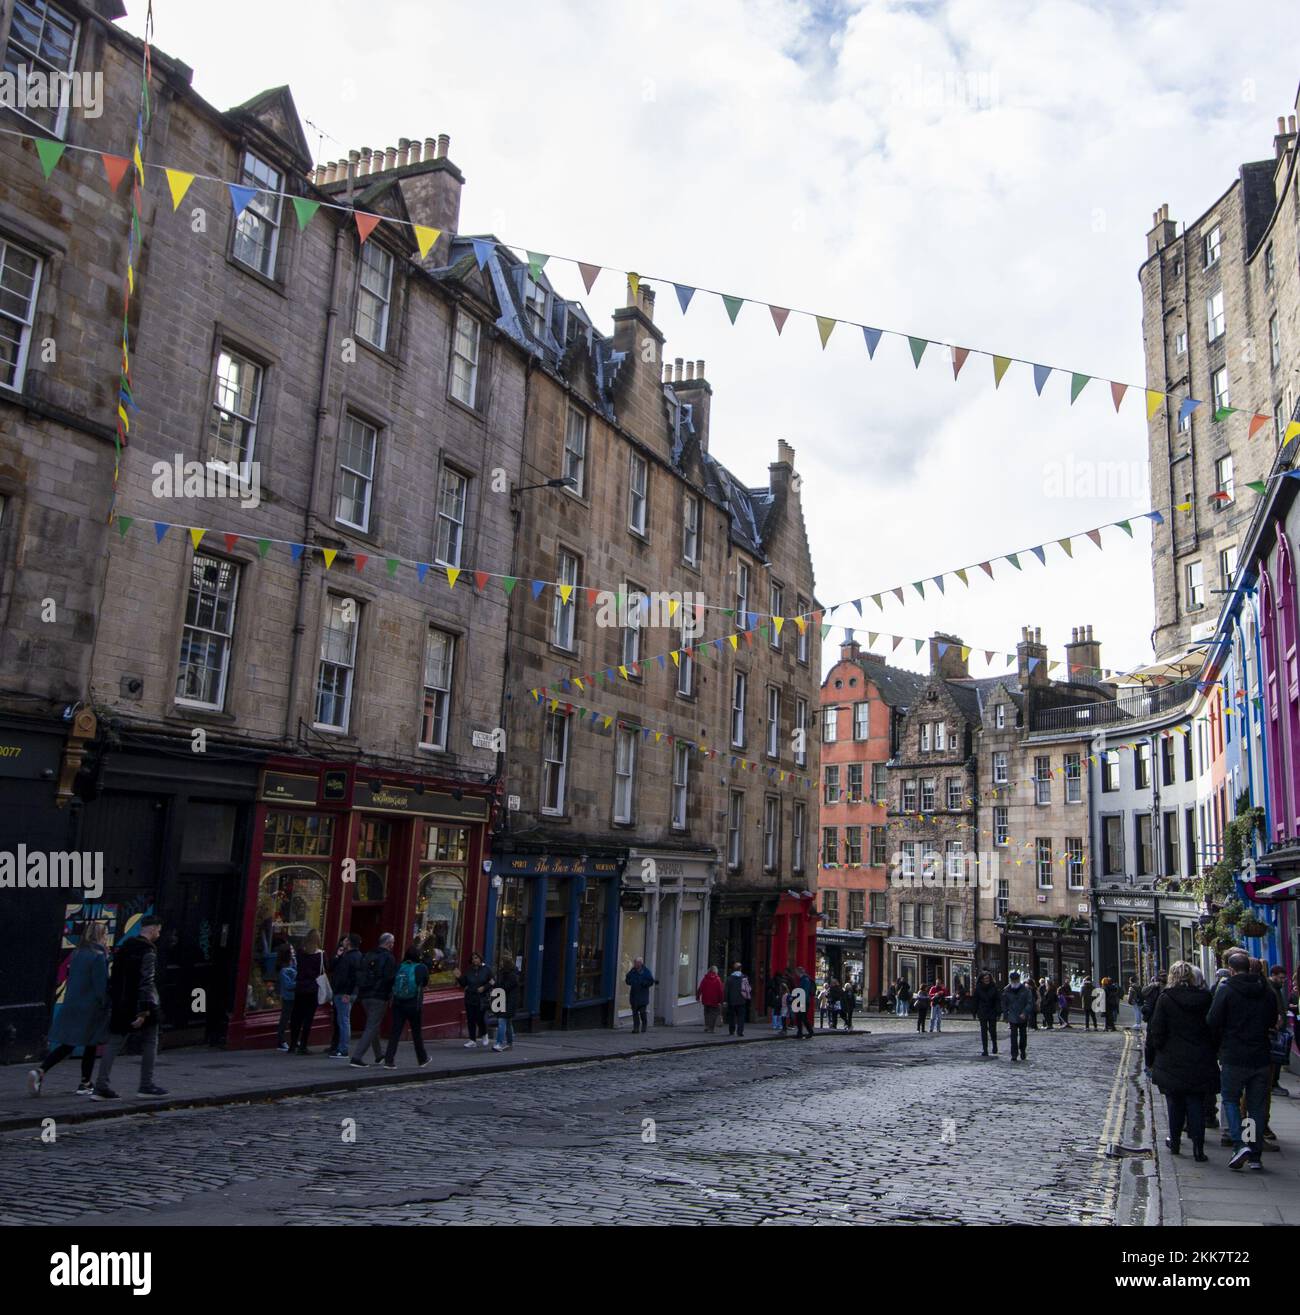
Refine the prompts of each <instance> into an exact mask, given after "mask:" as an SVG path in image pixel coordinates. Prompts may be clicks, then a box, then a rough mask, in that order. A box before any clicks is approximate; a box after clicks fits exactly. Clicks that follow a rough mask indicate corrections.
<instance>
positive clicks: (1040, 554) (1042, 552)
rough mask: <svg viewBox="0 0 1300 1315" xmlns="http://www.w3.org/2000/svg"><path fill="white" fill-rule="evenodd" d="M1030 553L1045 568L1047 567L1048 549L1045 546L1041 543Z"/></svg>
mask: <svg viewBox="0 0 1300 1315" xmlns="http://www.w3.org/2000/svg"><path fill="white" fill-rule="evenodd" d="M1029 551H1030V552H1031V553H1033V554H1034V556H1035V557H1037V558H1038V560H1039V561H1040V562H1042V564H1043V565H1044V566H1046V565H1047V549H1046V547H1045V546H1044V545H1043V544H1041V543H1040V544H1038V546H1037V547H1034V548H1031V549H1030V550H1029Z"/></svg>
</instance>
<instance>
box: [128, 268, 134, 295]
mask: <svg viewBox="0 0 1300 1315" xmlns="http://www.w3.org/2000/svg"><path fill="white" fill-rule="evenodd" d="M126 286H127V287H128V288H130V290H131V293H132V295H134V293H135V266H134V265H132V264H131V262H130V261H129V260H128V261H127V262H126Z"/></svg>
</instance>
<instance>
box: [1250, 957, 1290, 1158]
mask: <svg viewBox="0 0 1300 1315" xmlns="http://www.w3.org/2000/svg"><path fill="white" fill-rule="evenodd" d="M1250 971H1251V972H1253V973H1254V974H1255V975H1256V976H1257V977H1259V978H1260V979H1261V980H1262V981H1263V982H1264V984H1265V985H1266V986H1267V987H1268V988H1269V990H1270V991H1272V990H1273V983H1272V981H1271V980H1270V978H1269V975H1268V964H1266V963H1265V962H1264V960H1263V959H1251V961H1250ZM1274 994H1275V995H1276V992H1275V993H1274ZM1285 1024H1286V1008H1285V1005H1284V1004H1283V1002H1282V1001H1281V1000H1280V999H1279V1000H1278V1018H1277V1022H1276V1023H1275V1024H1274V1025H1273V1027H1271V1028H1270V1029H1269V1033H1268V1043H1269V1047H1268V1048H1269V1053H1268V1058H1269V1068H1270V1072H1269V1079H1268V1092H1267V1094H1266V1095H1265V1097H1264V1136H1263V1140H1262V1141H1261V1142H1260V1148H1261V1149H1262V1150H1265V1151H1276V1150H1279V1149H1281V1148H1280V1147H1279V1146H1278V1142H1277V1134H1276V1133H1275V1132H1274V1131H1273V1127H1272V1123H1271V1119H1272V1117H1273V1074H1272V1071H1271V1070H1272V1068H1273V1065H1274V1064H1275V1063H1276V1060H1277V1056H1276V1054H1275V1053H1274V1050H1275V1047H1276V1042H1277V1034H1278V1026H1279V1025H1281V1026H1283V1027H1285ZM1287 1049H1288V1050H1289V1049H1290V1044H1289V1043H1288V1045H1287Z"/></svg>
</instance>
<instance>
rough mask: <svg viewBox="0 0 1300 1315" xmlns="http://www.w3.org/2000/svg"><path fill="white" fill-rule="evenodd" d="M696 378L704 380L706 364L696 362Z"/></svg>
mask: <svg viewBox="0 0 1300 1315" xmlns="http://www.w3.org/2000/svg"><path fill="white" fill-rule="evenodd" d="M695 377H696V378H697V379H703V378H704V362H703V361H696V362H695Z"/></svg>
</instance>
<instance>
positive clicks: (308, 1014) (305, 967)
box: [289, 927, 329, 1055]
mask: <svg viewBox="0 0 1300 1315" xmlns="http://www.w3.org/2000/svg"><path fill="white" fill-rule="evenodd" d="M322 977H324V978H325V979H326V981H328V980H329V977H328V965H327V964H326V962H325V951H324V950H322V949H321V945H320V933H319V932H318V931H317V930H316V928H315V927H313V928H312V929H311V930H310V931H309V932H308V933H307V935H306V936H304V937H303V938H302V948H301V950H299V952H298V980H297V981H296V982H295V983H294V987H293V1012H292V1013H291V1014H290V1015H289V1049H290V1050H293V1051H296V1052H297V1053H298V1054H300V1055H310V1054H311V1051H310V1050H309V1049H308V1045H309V1043H310V1041H311V1025H312V1023H313V1021H314V1020H315V1018H316V1008H317V1006H318V1005H319V1004H320V1003H321V998H320V988H319V986H318V985H317V982H318V980H319V979H320V978H322Z"/></svg>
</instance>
